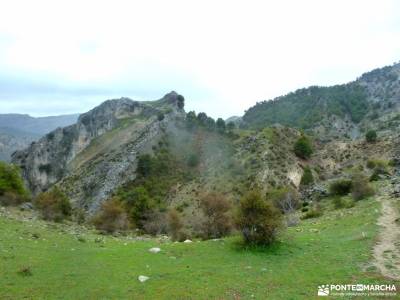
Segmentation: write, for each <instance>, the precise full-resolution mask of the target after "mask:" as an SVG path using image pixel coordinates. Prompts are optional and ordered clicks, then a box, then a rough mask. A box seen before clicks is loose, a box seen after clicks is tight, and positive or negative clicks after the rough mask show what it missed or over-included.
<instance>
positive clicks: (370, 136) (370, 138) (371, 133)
mask: <svg viewBox="0 0 400 300" xmlns="http://www.w3.org/2000/svg"><path fill="white" fill-rule="evenodd" d="M377 139H378V136H377V134H376V131H375V130H368V131H367V133H366V134H365V140H366V141H367V142H368V143H375V142H376V141H377Z"/></svg>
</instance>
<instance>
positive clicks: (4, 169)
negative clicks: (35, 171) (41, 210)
mask: <svg viewBox="0 0 400 300" xmlns="http://www.w3.org/2000/svg"><path fill="white" fill-rule="evenodd" d="M4 194H8V195H11V194H13V195H14V196H15V197H18V198H20V199H23V198H26V197H27V196H28V192H27V191H26V189H25V186H24V183H23V180H22V178H21V175H20V171H19V169H18V167H16V166H14V165H9V164H6V163H5V162H1V161H0V196H3V195H4Z"/></svg>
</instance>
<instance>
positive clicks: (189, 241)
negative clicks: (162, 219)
mask: <svg viewBox="0 0 400 300" xmlns="http://www.w3.org/2000/svg"><path fill="white" fill-rule="evenodd" d="M184 243H193V242H192V241H191V240H185V241H184Z"/></svg>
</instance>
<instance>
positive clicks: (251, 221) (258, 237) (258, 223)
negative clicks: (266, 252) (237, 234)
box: [236, 191, 283, 245]
mask: <svg viewBox="0 0 400 300" xmlns="http://www.w3.org/2000/svg"><path fill="white" fill-rule="evenodd" d="M282 221H283V217H282V214H281V212H280V211H279V210H278V209H277V208H276V207H275V206H274V205H273V204H272V203H271V202H267V201H266V200H265V199H264V198H263V197H262V196H261V193H260V192H258V191H252V192H249V193H248V194H247V195H245V196H244V197H243V198H242V199H241V201H240V204H239V210H238V214H237V217H236V224H237V227H238V228H239V230H240V231H241V233H242V236H243V239H244V241H245V243H246V244H248V245H269V244H271V243H273V242H274V241H275V240H276V237H277V234H278V231H279V229H280V228H281V227H282Z"/></svg>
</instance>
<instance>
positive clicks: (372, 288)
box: [318, 284, 397, 296]
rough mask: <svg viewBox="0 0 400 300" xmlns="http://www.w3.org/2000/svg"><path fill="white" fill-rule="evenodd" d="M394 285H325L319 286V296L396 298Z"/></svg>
mask: <svg viewBox="0 0 400 300" xmlns="http://www.w3.org/2000/svg"><path fill="white" fill-rule="evenodd" d="M396 294H397V290H396V286H395V285H394V284H323V285H320V286H318V296H329V295H331V296H335V295H336V296H345V295H352V296H395V295H396Z"/></svg>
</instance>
